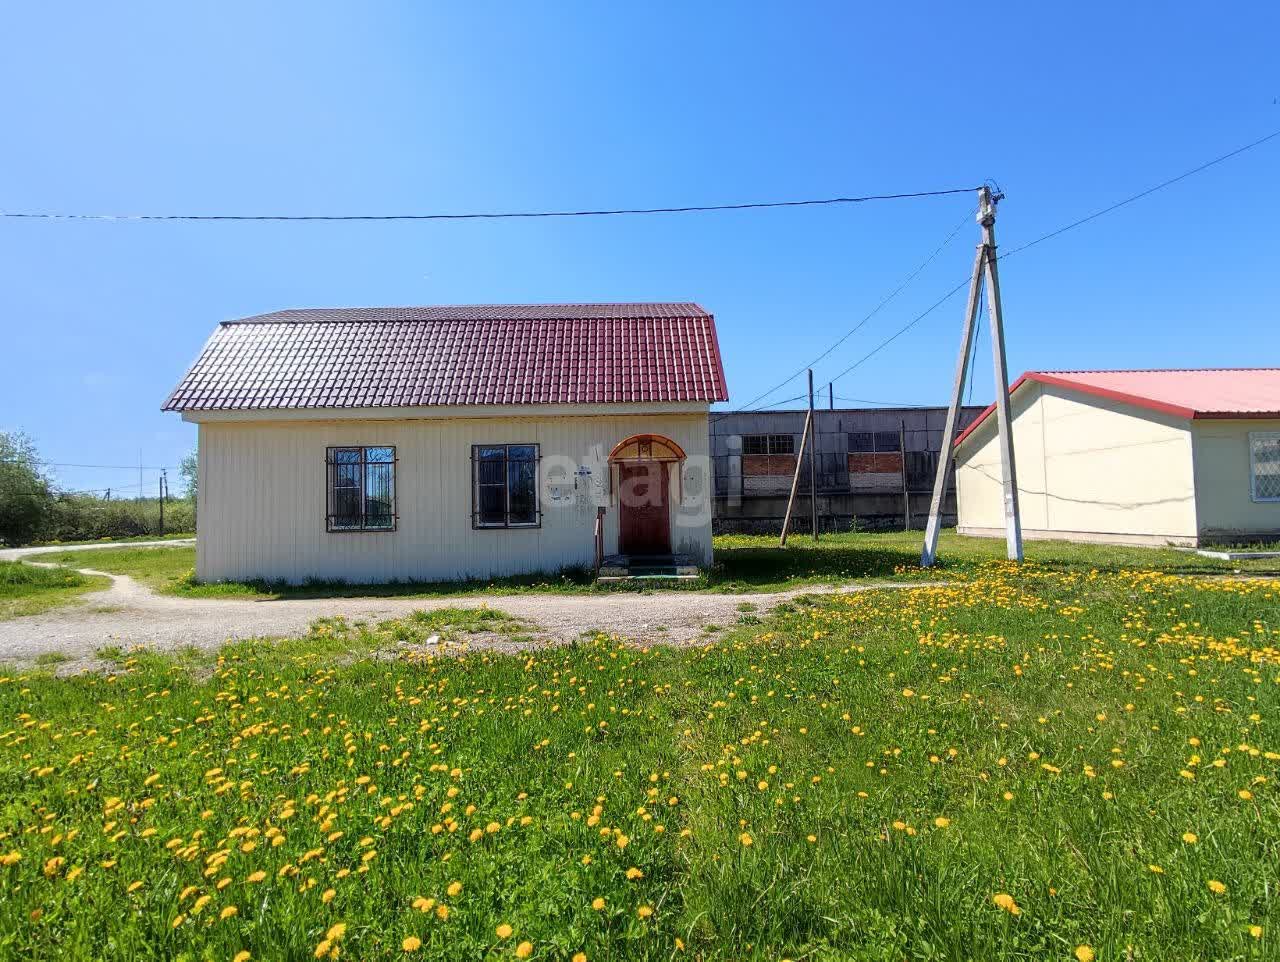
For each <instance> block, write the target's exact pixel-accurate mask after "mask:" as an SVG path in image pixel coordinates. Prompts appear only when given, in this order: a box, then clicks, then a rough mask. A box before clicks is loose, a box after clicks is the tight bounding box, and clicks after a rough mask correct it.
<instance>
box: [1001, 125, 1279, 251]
mask: <svg viewBox="0 0 1280 962" xmlns="http://www.w3.org/2000/svg"><path fill="white" fill-rule="evenodd" d="M1277 137H1280V130H1276V131H1273V132H1271V133H1269V134H1267V136H1265V137H1263V138H1261V139H1260V140H1255V141H1254V142H1253V143H1251V144H1245V145H1244V146H1243V147H1237V148H1236V149H1235V150H1232V151H1229V152H1228V153H1225V154H1223V155H1222V156H1221V157H1215V158H1214V159H1213V160H1210V161H1207V162H1206V163H1203V164H1201V165H1200V166H1199V167H1192V168H1191V169H1190V170H1187V171H1183V172H1182V173H1181V174H1179V175H1178V176H1177V177H1171V178H1169V179H1168V180H1166V181H1164V182H1163V183H1159V184H1156V185H1155V186H1154V187H1148V188H1147V189H1146V190H1144V191H1140V192H1139V193H1136V194H1134V195H1133V196H1132V197H1126V198H1125V199H1124V200H1122V201H1120V202H1119V203H1115V204H1112V205H1111V206H1110V207H1104V208H1102V210H1096V211H1094V212H1093V213H1092V214H1089V215H1088V216H1087V217H1082V218H1080V219H1079V220H1077V221H1073V222H1072V223H1070V224H1067V225H1066V226H1065V227H1059V228H1058V229H1057V230H1051V231H1049V233H1047V234H1043V235H1041V236H1040V237H1037V238H1036V239H1035V240H1033V241H1029V242H1028V243H1026V244H1023V245H1022V246H1021V247H1015V248H1014V249H1013V250H1011V251H1006V252H1004V253H1001V255H1000V257H1001V258H1005V259H1007V258H1010V257H1012V256H1013V255H1014V254H1021V253H1022V252H1023V251H1025V250H1027V248H1029V247H1035V246H1036V245H1037V244H1042V243H1044V242H1045V241H1047V240H1049V239H1050V238H1053V237H1057V236H1058V235H1059V234H1065V233H1066V232H1067V231H1069V230H1075V229H1076V228H1077V227H1080V226H1082V225H1084V224H1087V223H1089V221H1091V220H1097V219H1098V218H1099V217H1101V216H1103V215H1104V214H1110V213H1111V212H1112V211H1114V210H1119V209H1120V208H1121V207H1127V206H1128V205H1129V204H1132V203H1133V202H1134V201H1136V200H1141V199H1142V198H1144V197H1146V196H1148V195H1150V194H1154V193H1155V192H1156V191H1158V190H1164V189H1165V188H1166V187H1171V186H1172V185H1174V184H1176V183H1178V182H1179V181H1181V180H1186V179H1187V178H1188V177H1191V176H1192V175H1194V174H1198V173H1200V172H1201V171H1204V170H1208V169H1209V168H1210V167H1215V166H1217V165H1218V164H1220V163H1222V162H1223V161H1224V160H1230V159H1231V158H1232V157H1236V156H1239V155H1240V154H1243V153H1244V152H1245V151H1246V150H1252V149H1253V148H1254V147H1261V146H1262V145H1263V144H1265V143H1266V142H1267V141H1269V140H1275V138H1277Z"/></svg>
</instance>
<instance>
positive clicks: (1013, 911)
mask: <svg viewBox="0 0 1280 962" xmlns="http://www.w3.org/2000/svg"><path fill="white" fill-rule="evenodd" d="M991 901H992V902H994V903H995V904H996V905H998V906H999V907H1000V908H1002V909H1004V910H1005V911H1006V912H1008V913H1009V914H1010V915H1021V914H1022V909H1020V908H1018V903H1017V902H1015V901H1014V900H1013V896H1012V895H1010V894H1009V893H1008V892H997V893H996V894H995V895H993V896H991Z"/></svg>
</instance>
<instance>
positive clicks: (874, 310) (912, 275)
mask: <svg viewBox="0 0 1280 962" xmlns="http://www.w3.org/2000/svg"><path fill="white" fill-rule="evenodd" d="M976 210H977V208H974V209H973V210H970V211H969V213H967V214H965V216H964V217H963V218H962V219H961V221H960V223H958V224H956V226H955V227H954V228H953V229H952V231H951V233H950V234H948V235H947V236H946V238H945V239H944V240H943V241H942V243H941V244H939V245H938V246H937V247H936V248H935V249H934V251H933V253H932V254H930V255H929V256H928V257H926V258H925V259H924V261H922V262H921V264H920V266H918V267H917V268H916V269H915V270H913V271H912V272H911V273H910V274H908V275H907V276H906V278H904V279H903V281H902V283H901V284H899V285H898V286H897V287H896V288H894V289H893V291H891V292H890V293H889V294H888V295H887V296H885V297H884V298H883V299H882V300H881V301H880V303H879V304H877V305H876V306H875V307H874V308H872V309H871V312H870V313H869V314H867V315H866V316H865V317H863V318H862V320H860V321H858V323H857V324H855V325H854V326H853V327H851V328H850V329H849V330H848V331H846V332H845V333H844V334H843V335H841V337H840V339H839V340H837V341H836V342H835V343H834V344H832V345H831V346H830V347H828V348H827V349H826V350H825V351H823V352H822V353H821V354H819V355H818V356H817V357H816V358H814V359H813V360H812V361H810V362H809V363H808V364H805V365H803V366H802V367H800V368H799V369H798V370H797V371H796V372H795V373H794V374H792V375H791V376H790V377H788V378H787V379H786V380H783V381H779V382H778V383H777V384H775V385H774V386H773V387H771V388H769V390H767V391H765V392H764V393H763V394H759V395H756V397H754V398H752V399H751V400H750V401H748V402H747V403H746V404H744V405H743V406H742V408H741V409H740V411H750V410H752V409H753V407H754V405H756V404H757V403H758V402H760V401H762V400H764V399H765V398H767V397H768V396H769V395H770V394H772V393H773V392H774V391H777V390H779V389H780V388H784V387H786V386H787V385H788V384H790V383H791V382H792V381H794V380H795V379H796V378H798V377H799V376H800V375H801V374H803V373H804V372H805V371H807V370H808V369H809V368H811V367H813V365H815V364H817V363H818V362H819V361H821V360H823V359H824V358H826V357H828V356H829V355H830V354H831V353H832V352H833V351H835V349H836V348H838V347H839V346H840V345H841V344H843V343H844V342H845V341H847V340H848V339H849V338H850V337H852V336H853V335H854V334H856V333H857V332H858V331H860V330H861V329H862V328H863V327H865V326H866V324H867V322H868V321H870V320H871V319H872V318H873V317H875V316H876V315H877V314H879V313H880V311H881V310H882V309H883V308H884V307H885V306H886V305H887V304H888V303H889V302H890V301H892V300H893V299H894V298H895V297H897V296H898V295H899V294H901V293H902V292H903V291H904V290H906V288H907V286H908V285H909V284H910V283H911V282H912V281H914V280H915V279H916V278H917V277H918V276H919V275H920V273H921V272H922V271H923V270H924V269H925V268H926V267H928V266H929V265H930V264H931V263H933V261H934V259H935V258H937V256H938V255H939V254H941V253H942V251H943V250H945V249H946V247H947V245H948V244H950V243H951V242H952V241H953V240H954V239H955V236H956V235H957V234H958V233H960V229H961V228H962V227H964V225H965V224H967V223H968V222H969V218H970V217H972V216H973V215H974V213H975V212H976ZM770 406H772V405H765V407H770ZM721 416H723V415H721ZM714 420H715V419H714V418H713V421H714Z"/></svg>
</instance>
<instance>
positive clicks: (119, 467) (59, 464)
mask: <svg viewBox="0 0 1280 962" xmlns="http://www.w3.org/2000/svg"><path fill="white" fill-rule="evenodd" d="M0 464H26V465H30V466H32V467H42V468H101V469H103V470H111V471H137V470H138V468H142V470H144V471H168V470H174V471H176V470H178V468H179V467H180V466H179V465H175V464H69V463H67V462H65V461H32V460H30V459H28V458H0Z"/></svg>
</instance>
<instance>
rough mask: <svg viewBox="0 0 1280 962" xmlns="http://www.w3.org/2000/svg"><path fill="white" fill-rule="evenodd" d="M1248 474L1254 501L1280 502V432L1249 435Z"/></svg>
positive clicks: (1251, 433) (1258, 432) (1259, 432)
mask: <svg viewBox="0 0 1280 962" xmlns="http://www.w3.org/2000/svg"><path fill="white" fill-rule="evenodd" d="M1249 466H1250V471H1249V474H1250V476H1251V478H1252V479H1253V500H1254V501H1280V431H1253V432H1250V434H1249Z"/></svg>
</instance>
